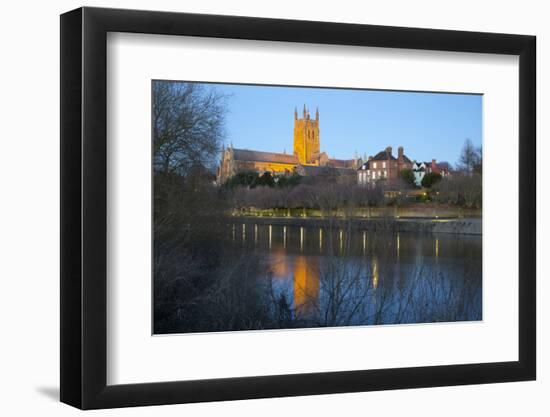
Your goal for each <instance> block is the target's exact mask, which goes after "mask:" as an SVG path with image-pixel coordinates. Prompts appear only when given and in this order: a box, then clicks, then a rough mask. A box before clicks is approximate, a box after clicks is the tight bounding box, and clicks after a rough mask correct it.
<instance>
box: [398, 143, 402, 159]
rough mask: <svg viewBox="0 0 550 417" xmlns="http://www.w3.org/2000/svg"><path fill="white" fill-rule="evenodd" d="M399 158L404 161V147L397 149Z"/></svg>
mask: <svg viewBox="0 0 550 417" xmlns="http://www.w3.org/2000/svg"><path fill="white" fill-rule="evenodd" d="M397 158H399V159H403V146H400V147H399V148H397Z"/></svg>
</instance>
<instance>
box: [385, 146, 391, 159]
mask: <svg viewBox="0 0 550 417" xmlns="http://www.w3.org/2000/svg"><path fill="white" fill-rule="evenodd" d="M386 156H387V157H388V159H389V158H390V156H391V146H388V147H387V148H386Z"/></svg>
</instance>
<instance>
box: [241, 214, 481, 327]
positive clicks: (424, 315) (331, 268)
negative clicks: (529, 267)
mask: <svg viewBox="0 0 550 417" xmlns="http://www.w3.org/2000/svg"><path fill="white" fill-rule="evenodd" d="M238 226H240V227H241V228H242V233H241V234H240V236H238V238H237V240H236V241H235V225H233V226H232V229H231V230H232V232H231V233H232V236H233V239H234V243H235V245H238V246H239V247H241V248H244V249H242V250H245V251H246V253H248V251H255V252H256V255H257V257H258V258H259V259H263V260H264V261H263V262H264V264H265V265H264V266H265V271H267V275H265V274H264V275H262V274H260V275H261V276H258V280H259V282H260V283H262V282H264V281H269V288H270V291H271V293H270V294H271V295H270V297H269V298H270V299H272V300H283V301H284V302H283V301H280V302H278V303H274V304H273V305H279V307H273V306H272V307H270V308H273V309H276V308H282V307H281V305H282V306H287V305H288V309H289V312H288V314H286V315H284V317H287V318H286V319H285V325H284V327H317V326H341V325H358V324H385V323H420V322H434V321H457V320H480V319H481V236H467V235H432V234H408V233H381V232H368V231H363V230H352V229H343V228H337V229H331V228H328V227H327V228H319V227H315V228H309V227H303V226H302V227H294V226H278V225H261V224H254V225H249V226H248V227H253V228H254V236H253V239H252V238H251V237H250V236H248V234H247V233H246V225H245V224H242V225H238ZM262 277H263V278H262ZM259 285H260V284H259ZM285 308H286V307H285ZM273 314H275V313H273ZM278 314H279V315H280V312H279V313H278ZM289 323H290V324H289Z"/></svg>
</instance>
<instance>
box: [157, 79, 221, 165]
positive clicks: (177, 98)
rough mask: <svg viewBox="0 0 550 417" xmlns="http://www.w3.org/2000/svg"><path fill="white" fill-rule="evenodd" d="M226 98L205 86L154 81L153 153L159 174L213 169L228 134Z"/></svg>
mask: <svg viewBox="0 0 550 417" xmlns="http://www.w3.org/2000/svg"><path fill="white" fill-rule="evenodd" d="M225 101H226V96H224V95H222V94H220V93H219V92H217V91H216V90H215V89H214V88H210V87H208V86H205V85H203V84H197V83H187V82H173V81H154V82H153V110H152V111H153V121H152V122H153V152H154V168H155V171H157V172H162V173H177V174H179V175H186V174H187V173H188V171H189V170H190V169H191V168H193V167H194V166H197V165H200V166H202V167H205V168H208V169H213V168H214V166H215V163H216V162H217V157H218V155H219V151H220V148H221V145H222V140H223V134H224V119H225V112H226V107H225V104H226V103H225Z"/></svg>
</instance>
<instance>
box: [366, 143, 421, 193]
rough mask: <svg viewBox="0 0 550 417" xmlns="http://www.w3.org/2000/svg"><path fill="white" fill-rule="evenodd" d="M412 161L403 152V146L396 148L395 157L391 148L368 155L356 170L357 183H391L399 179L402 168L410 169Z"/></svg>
mask: <svg viewBox="0 0 550 417" xmlns="http://www.w3.org/2000/svg"><path fill="white" fill-rule="evenodd" d="M412 166H413V162H412V161H411V160H410V159H409V158H408V157H407V156H406V155H405V154H404V151H403V147H402V146H400V147H399V148H397V158H396V157H394V156H393V155H392V148H391V146H388V147H387V148H386V149H385V150H383V151H380V152H378V153H377V154H376V155H375V156H369V158H368V160H367V161H366V162H365V163H364V164H362V165H361V166H360V167H359V169H358V170H357V183H358V184H359V185H374V184H376V183H377V182H378V181H385V183H386V184H393V183H395V182H397V180H398V179H399V174H400V173H401V171H402V170H404V169H412Z"/></svg>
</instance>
